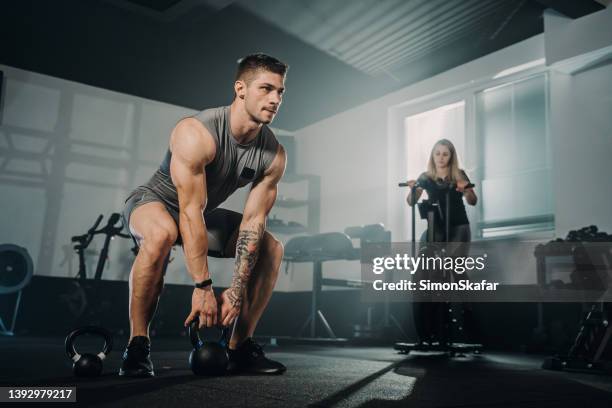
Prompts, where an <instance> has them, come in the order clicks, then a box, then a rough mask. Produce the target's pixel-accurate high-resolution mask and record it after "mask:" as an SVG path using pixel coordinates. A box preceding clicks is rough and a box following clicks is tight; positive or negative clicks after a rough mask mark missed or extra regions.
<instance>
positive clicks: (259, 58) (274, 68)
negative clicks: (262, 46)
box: [236, 53, 289, 83]
mask: <svg viewBox="0 0 612 408" xmlns="http://www.w3.org/2000/svg"><path fill="white" fill-rule="evenodd" d="M288 69H289V65H287V64H285V63H284V62H281V61H279V60H277V59H276V58H274V57H271V56H270V55H267V54H263V53H257V54H250V55H247V56H246V57H243V58H241V59H239V60H238V70H237V71H236V81H238V80H243V81H245V82H247V83H249V82H250V81H251V80H252V76H253V74H254V73H255V72H257V71H269V72H273V73H275V74H279V75H282V76H285V75H286V74H287V70H288Z"/></svg>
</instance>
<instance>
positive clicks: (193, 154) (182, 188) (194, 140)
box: [170, 122, 211, 207]
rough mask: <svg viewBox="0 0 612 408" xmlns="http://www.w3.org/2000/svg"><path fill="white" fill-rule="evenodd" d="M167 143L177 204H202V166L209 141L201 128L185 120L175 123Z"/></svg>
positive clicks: (203, 195)
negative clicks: (170, 156)
mask: <svg viewBox="0 0 612 408" xmlns="http://www.w3.org/2000/svg"><path fill="white" fill-rule="evenodd" d="M171 143H172V159H171V161H170V174H171V175H172V182H173V183H174V185H175V187H176V190H177V193H178V198H179V206H180V207H185V206H189V205H198V206H203V205H205V203H206V175H205V172H204V167H205V166H206V164H208V162H209V161H210V157H211V151H210V149H211V147H210V144H209V143H207V140H206V139H205V135H203V134H202V132H201V129H198V128H197V126H194V125H193V124H190V123H189V122H187V123H182V124H179V125H177V127H176V129H175V131H174V132H173V135H172V139H171Z"/></svg>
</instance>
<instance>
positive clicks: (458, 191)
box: [406, 139, 480, 344]
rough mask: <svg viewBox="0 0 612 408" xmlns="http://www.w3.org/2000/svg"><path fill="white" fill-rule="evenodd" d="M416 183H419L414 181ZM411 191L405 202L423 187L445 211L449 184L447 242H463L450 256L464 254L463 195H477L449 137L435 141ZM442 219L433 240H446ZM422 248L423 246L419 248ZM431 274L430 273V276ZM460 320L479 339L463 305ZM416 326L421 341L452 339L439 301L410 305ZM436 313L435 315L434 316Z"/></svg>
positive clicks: (466, 222)
mask: <svg viewBox="0 0 612 408" xmlns="http://www.w3.org/2000/svg"><path fill="white" fill-rule="evenodd" d="M417 183H418V184H417ZM415 184H416V185H417V188H416V194H415V195H416V197H415V198H414V201H413V199H412V197H411V193H412V187H414V186H415ZM408 185H409V186H410V191H411V192H410V193H408V197H406V201H407V202H408V205H410V206H412V205H414V203H416V202H418V201H419V198H420V197H421V194H423V190H425V191H427V195H428V197H429V199H430V200H431V201H434V202H435V201H437V202H438V204H439V205H440V208H441V209H442V214H445V209H446V197H447V195H446V191H447V190H446V187H448V186H450V187H451V188H452V190H451V191H450V193H449V195H448V197H449V218H450V220H449V234H448V235H449V236H448V242H464V243H465V244H461V245H459V246H458V247H457V248H455V250H454V251H452V255H453V256H466V255H468V253H469V242H470V241H471V234H470V223H469V220H468V218H467V213H466V211H465V204H464V203H463V198H465V201H466V202H467V203H468V204H469V205H476V203H477V202H478V197H476V193H475V192H474V188H473V187H468V186H469V185H470V179H469V178H468V176H467V174H465V171H463V170H462V169H460V168H459V158H458V157H457V151H456V150H455V146H453V144H452V143H451V141H450V140H447V139H441V140H438V141H437V142H436V144H435V145H434V147H433V149H432V150H431V154H430V156H429V162H428V164H427V171H426V172H424V173H422V174H421V175H420V176H419V178H418V179H417V180H409V181H408ZM444 230H445V222H444V220H442V219H440V217H437V220H436V222H435V227H434V242H443V241H445V236H444ZM426 237H427V231H425V232H424V233H423V235H422V236H421V242H425V241H426ZM421 249H422V250H426V249H424V248H421ZM453 275H454V278H455V279H469V278H468V276H467V273H463V274H462V275H461V276H458V275H456V274H453ZM429 277H431V276H429ZM462 309H463V324H464V326H465V328H466V331H465V332H464V333H465V334H466V336H467V337H466V340H468V341H475V342H476V343H479V341H478V340H479V338H480V332H479V328H478V326H477V325H476V323H475V319H474V316H473V312H472V308H471V307H469V306H468V305H465V304H464V305H463V308H462ZM413 313H414V319H415V326H416V329H417V333H418V336H419V340H420V342H425V343H435V342H440V343H441V344H445V343H446V342H448V341H452V339H450V338H449V337H448V336H449V332H448V329H445V328H444V322H445V321H446V320H445V317H444V316H443V315H444V314H445V313H446V308H444V307H442V304H441V303H420V302H415V304H414V305H413ZM436 316H437V318H436Z"/></svg>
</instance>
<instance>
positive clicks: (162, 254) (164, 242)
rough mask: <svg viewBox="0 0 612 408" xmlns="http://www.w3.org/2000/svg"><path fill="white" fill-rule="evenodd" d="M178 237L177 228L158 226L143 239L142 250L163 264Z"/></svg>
mask: <svg viewBox="0 0 612 408" xmlns="http://www.w3.org/2000/svg"><path fill="white" fill-rule="evenodd" d="M177 236H178V231H177V230H176V227H174V226H172V227H170V226H164V225H156V226H154V227H152V228H151V229H150V230H149V231H147V233H146V234H144V236H143V237H142V240H141V243H140V246H141V250H144V251H145V253H146V254H147V255H149V256H150V257H152V258H154V259H155V260H157V261H161V262H163V261H164V260H165V259H166V256H167V255H168V252H169V251H170V249H171V248H172V245H174V243H175V242H176V239H177Z"/></svg>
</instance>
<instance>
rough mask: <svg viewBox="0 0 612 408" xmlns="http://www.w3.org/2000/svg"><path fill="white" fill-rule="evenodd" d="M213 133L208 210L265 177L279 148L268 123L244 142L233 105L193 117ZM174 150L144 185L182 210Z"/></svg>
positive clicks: (208, 171) (209, 166)
mask: <svg viewBox="0 0 612 408" xmlns="http://www.w3.org/2000/svg"><path fill="white" fill-rule="evenodd" d="M193 117H194V118H195V119H198V120H199V121H200V122H202V124H203V125H204V127H206V129H207V130H208V131H209V132H210V134H211V135H212V137H213V139H214V140H215V143H216V145H217V152H216V155H215V158H214V159H213V161H212V162H211V163H209V164H208V165H207V166H206V167H205V172H206V187H207V195H208V202H207V204H206V209H205V212H209V211H211V210H213V209H215V208H217V207H218V206H219V205H220V204H221V203H223V202H224V201H225V200H226V199H227V198H228V197H229V196H230V195H231V194H232V193H233V192H234V191H236V190H237V189H238V188H240V187H244V186H245V185H247V184H249V183H252V182H256V181H258V180H260V179H261V178H262V177H263V174H264V172H265V171H266V169H268V168H269V167H270V164H272V160H274V157H275V156H276V152H277V150H278V141H277V140H276V137H275V136H274V133H272V131H271V130H270V128H269V127H268V126H266V125H264V126H262V128H261V130H260V132H259V134H258V135H257V136H256V137H255V139H253V140H252V141H250V142H249V143H247V144H240V143H238V142H237V141H236V139H234V137H233V136H232V133H231V130H230V108H229V106H222V107H219V108H212V109H207V110H204V111H202V112H200V113H198V114H197V115H195V116H193ZM171 159H172V152H170V150H169V149H168V151H167V152H166V156H165V157H164V160H163V162H162V164H161V166H160V167H159V169H158V170H157V171H156V172H155V174H154V175H153V177H152V178H151V180H149V182H148V183H147V184H146V185H145V186H143V187H148V188H149V189H151V190H153V191H154V192H155V193H156V194H157V195H159V196H160V197H161V198H162V199H163V200H164V202H165V203H166V204H167V205H170V206H172V207H173V208H174V209H175V210H177V211H178V208H179V204H178V194H177V192H176V187H175V186H174V183H172V178H171V175H170V160H171Z"/></svg>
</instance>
